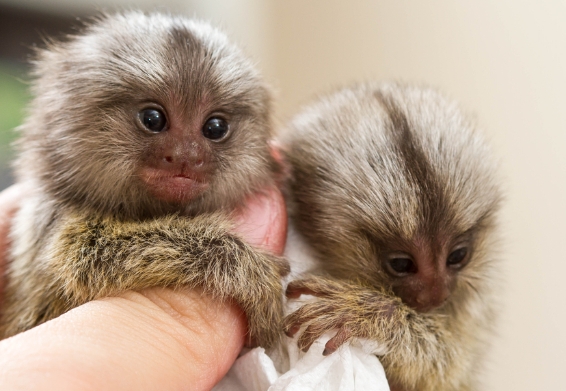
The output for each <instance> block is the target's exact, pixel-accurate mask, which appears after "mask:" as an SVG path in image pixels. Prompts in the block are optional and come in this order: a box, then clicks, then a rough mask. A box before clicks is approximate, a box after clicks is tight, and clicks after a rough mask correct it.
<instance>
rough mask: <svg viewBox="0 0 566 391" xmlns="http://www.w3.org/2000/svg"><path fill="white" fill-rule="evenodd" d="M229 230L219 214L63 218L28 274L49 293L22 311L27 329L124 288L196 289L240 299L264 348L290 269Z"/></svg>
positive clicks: (271, 337)
mask: <svg viewBox="0 0 566 391" xmlns="http://www.w3.org/2000/svg"><path fill="white" fill-rule="evenodd" d="M229 227H230V223H229V222H228V221H227V220H226V218H222V217H221V216H220V215H202V216H198V217H195V218H191V219H188V218H181V217H176V216H174V217H164V218H160V219H155V220H151V221H147V222H120V221H116V220H111V219H100V220H93V219H91V218H90V219H89V218H84V217H82V216H76V217H70V218H66V219H64V220H63V221H62V222H61V224H60V228H59V229H57V232H56V233H55V234H54V236H53V239H52V240H51V243H50V245H49V246H48V248H49V250H48V254H47V256H46V257H45V258H44V259H43V260H42V263H43V265H42V267H41V268H38V269H41V270H40V271H38V273H41V274H42V277H41V278H33V277H31V279H34V280H35V281H37V282H38V283H41V284H43V285H44V289H39V290H38V289H36V290H35V291H36V292H38V293H37V294H38V295H46V294H47V293H46V292H49V294H50V296H51V297H50V298H48V299H43V300H36V301H35V302H36V303H37V304H36V306H35V308H33V307H34V306H31V307H32V308H31V309H29V310H28V311H25V312H27V315H24V317H25V318H26V319H27V320H26V322H24V323H30V322H31V324H28V327H27V328H29V327H33V326H35V325H36V324H39V323H41V322H43V321H46V320H48V319H49V318H53V317H55V316H58V315H60V314H61V313H63V312H65V311H67V310H68V309H70V308H73V307H76V306H78V305H81V304H83V303H85V302H87V301H90V300H94V299H97V298H101V297H105V296H110V295H114V294H116V293H119V292H123V291H126V290H141V289H144V288H148V287H153V286H167V287H173V288H175V287H180V286H188V287H199V288H201V289H203V291H204V292H205V293H206V294H210V295H212V296H213V297H214V298H216V299H219V300H228V299H233V300H234V301H235V302H236V303H238V304H239V305H240V307H241V308H242V309H243V310H244V311H245V313H246V315H247V317H248V323H249V325H248V326H249V330H250V336H251V337H252V338H254V340H255V341H256V342H258V343H259V344H261V345H262V346H270V345H272V344H273V343H275V342H276V339H277V335H278V331H279V330H280V327H281V317H282V286H281V282H280V279H281V275H282V274H284V273H286V272H287V271H288V266H287V264H286V263H285V262H284V261H283V260H281V259H279V258H277V257H275V256H272V255H268V254H266V253H263V252H260V251H258V250H255V249H254V248H252V247H251V246H249V245H247V244H246V243H245V242H243V241H242V240H241V239H240V238H239V237H237V236H235V235H233V234H231V233H229V232H228V229H229ZM32 270H33V269H32ZM54 298H56V299H54ZM27 301H28V308H29V302H30V301H29V300H27ZM46 303H48V306H47V308H46ZM51 303H52V304H51ZM30 311H32V313H30ZM18 331H22V330H21V326H20V327H19V330H18Z"/></svg>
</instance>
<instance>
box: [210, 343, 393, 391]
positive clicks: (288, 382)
mask: <svg viewBox="0 0 566 391" xmlns="http://www.w3.org/2000/svg"><path fill="white" fill-rule="evenodd" d="M333 334H334V333H327V334H325V335H324V336H322V337H321V338H319V339H318V340H317V341H316V342H315V343H314V344H313V345H312V346H311V348H310V349H309V351H308V352H306V353H303V352H301V351H300V350H299V349H298V347H297V340H296V338H294V339H290V338H289V339H288V343H287V346H286V350H287V352H286V353H287V355H288V357H286V358H287V360H285V358H283V357H281V355H284V354H285V353H281V352H274V353H273V354H272V355H271V356H272V357H270V356H268V355H267V354H266V353H265V350H264V349H263V348H255V349H252V350H250V351H249V352H247V353H245V354H244V355H242V356H241V357H239V358H238V359H237V360H236V362H235V364H234V365H233V366H232V368H231V369H230V371H229V372H228V374H227V375H226V376H225V377H224V379H222V381H221V382H220V383H218V384H217V385H216V387H215V388H214V391H311V390H312V391H315V390H316V391H362V390H363V391H366V390H375V391H389V385H388V383H387V379H386V378H385V372H384V371H383V366H382V365H381V363H380V362H379V360H378V358H377V357H376V356H375V354H376V353H383V351H382V349H380V348H379V347H377V346H376V345H375V344H373V343H371V342H370V341H359V342H353V343H351V344H350V343H347V344H344V345H342V346H341V347H340V348H339V349H338V350H337V351H336V352H334V353H332V354H330V355H328V356H323V355H322V352H323V350H324V345H325V344H326V342H327V341H328V340H329V339H330V338H331V337H332V336H333ZM285 361H287V362H285ZM278 362H279V365H281V362H285V363H284V364H283V365H284V366H286V367H287V368H285V369H287V370H286V371H285V372H284V373H283V374H280V372H279V371H278V370H277V368H276V367H277V366H278V365H277V364H278Z"/></svg>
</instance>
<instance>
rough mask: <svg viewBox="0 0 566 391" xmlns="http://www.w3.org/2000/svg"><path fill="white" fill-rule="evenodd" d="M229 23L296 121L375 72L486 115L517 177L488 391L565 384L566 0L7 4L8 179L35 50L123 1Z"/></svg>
mask: <svg viewBox="0 0 566 391" xmlns="http://www.w3.org/2000/svg"><path fill="white" fill-rule="evenodd" d="M117 6H119V7H121V8H123V7H126V8H127V7H135V8H143V9H147V10H161V11H167V10H168V11H171V12H174V13H183V14H186V15H188V16H198V17H200V18H204V19H207V20H211V21H213V22H214V23H216V24H217V25H220V26H222V27H223V29H224V30H225V31H227V32H228V33H229V34H230V35H231V36H232V37H233V39H234V40H235V41H237V42H239V43H240V44H241V45H242V46H243V47H244V49H245V51H246V52H247V53H248V54H250V55H251V56H252V57H253V58H254V59H255V60H256V62H257V63H258V66H259V68H260V69H261V70H262V71H263V73H264V74H265V76H266V78H267V80H268V81H269V82H270V83H271V84H272V85H273V86H274V88H275V90H276V93H277V96H276V100H277V117H278V120H279V123H284V121H286V120H287V119H288V118H289V116H290V115H292V114H293V113H294V112H296V111H297V110H298V108H299V107H300V105H301V104H304V103H307V102H308V101H309V100H311V99H312V98H313V96H314V95H315V94H316V93H319V92H324V91H327V90H329V89H331V88H332V87H334V86H339V85H344V84H347V83H349V82H352V81H359V80H365V79H377V80H382V79H400V80H406V81H413V82H418V83H426V84H429V85H432V86H436V87H438V88H440V89H441V90H443V91H444V92H446V93H448V94H449V95H451V96H452V97H454V98H456V99H457V100H459V101H460V102H461V104H462V106H463V107H465V108H466V109H467V110H468V111H470V112H472V113H474V114H475V116H476V117H477V119H478V122H479V124H480V125H481V127H482V128H483V129H485V131H486V132H487V134H488V135H489V136H490V138H491V139H492V142H493V144H494V146H495V149H496V152H497V153H498V155H499V157H500V159H501V163H502V172H503V176H504V178H505V184H506V192H507V203H506V205H505V209H504V213H503V216H502V220H503V235H504V250H503V251H502V257H503V258H504V262H505V274H504V276H503V284H504V294H503V297H502V299H501V301H502V302H503V303H504V307H503V309H502V313H501V321H500V327H499V336H498V337H497V339H496V341H495V343H494V346H493V349H492V351H491V354H490V356H489V360H488V362H487V363H486V367H487V369H488V370H487V371H486V376H485V388H484V389H485V390H514V391H522V390H525V391H527V390H529V391H531V390H534V389H538V390H566V376H564V375H563V373H562V372H561V371H563V370H564V368H565V367H566V303H565V302H566V251H565V252H562V250H561V248H562V247H561V246H562V245H561V243H563V242H566V229H565V228H564V227H565V226H566V96H565V94H566V23H564V21H565V20H566V2H565V1H559V0H555V1H552V0H549V1H545V2H534V1H518V0H513V1H512V0H499V1H497V2H494V1H490V0H476V1H474V2H463V1H462V2H456V1H452V0H428V1H426V2H424V1H423V2H415V1H408V0H388V1H379V0H375V1H369V0H368V1H363V0H349V1H338V0H309V1H304V0H285V1H275V0H240V1H236V0H186V1H179V0H159V1H156V2H154V1H150V0H146V1H141V0H138V1H136V2H131V1H126V0H104V1H102V0H99V1H92V2H91V1H80V2H78V1H76V0H0V188H3V187H5V186H7V185H8V184H9V183H10V176H9V170H8V168H7V167H8V166H7V163H8V161H9V160H10V149H9V147H8V143H9V142H10V140H12V139H13V137H14V136H13V132H12V131H11V129H12V128H13V127H14V126H16V125H17V124H18V123H19V122H20V121H21V118H22V105H23V104H25V102H26V100H27V99H28V94H27V91H26V76H25V74H26V65H25V61H26V59H27V58H28V56H29V53H30V48H31V47H32V46H33V45H34V44H39V43H40V42H41V39H42V38H41V37H43V36H47V35H49V36H53V35H58V34H61V33H65V32H68V31H72V28H71V27H70V26H72V25H73V24H76V19H77V17H79V18H84V17H87V16H88V15H92V14H95V13H96V12H98V11H100V10H112V9H114V8H115V7H117Z"/></svg>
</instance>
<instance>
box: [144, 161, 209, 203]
mask: <svg viewBox="0 0 566 391" xmlns="http://www.w3.org/2000/svg"><path fill="white" fill-rule="evenodd" d="M140 177H141V180H142V182H143V183H144V184H145V187H146V188H147V190H148V191H149V193H150V194H151V195H152V196H153V197H155V198H157V199H158V200H161V201H165V202H169V203H174V204H185V203H188V202H190V201H192V200H193V199H195V198H196V197H197V196H199V195H200V194H202V193H203V192H204V191H205V190H206V189H207V188H208V182H207V180H206V179H207V178H206V176H204V175H201V174H196V173H170V172H163V170H158V169H149V168H146V169H144V170H143V171H142V172H141V175H140Z"/></svg>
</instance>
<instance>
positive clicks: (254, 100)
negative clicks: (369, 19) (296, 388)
mask: <svg viewBox="0 0 566 391" xmlns="http://www.w3.org/2000/svg"><path fill="white" fill-rule="evenodd" d="M34 65H35V69H34V76H35V79H34V81H33V83H32V93H33V95H34V98H33V101H32V102H31V105H30V107H29V115H28V117H27V119H26V120H25V122H24V124H23V125H22V126H21V129H20V131H21V133H22V134H21V138H20V140H19V143H18V147H19V158H18V159H17V161H16V163H15V168H16V174H17V180H18V182H22V183H26V184H27V188H28V189H31V191H32V194H30V196H29V197H28V198H26V199H25V200H23V205H22V208H21V210H20V211H19V213H18V215H17V216H16V218H15V222H14V226H13V229H12V232H11V235H12V238H13V251H12V253H11V257H10V258H11V262H10V264H9V271H8V284H7V290H6V302H5V306H4V308H3V310H4V311H3V316H2V324H1V334H0V336H1V337H4V338H5V337H8V336H11V335H14V334H16V333H18V332H21V331H24V330H26V329H29V328H31V327H34V326H36V325H38V324H40V323H42V322H45V321H47V320H49V319H52V318H54V317H57V316H59V315H60V314H62V313H64V312H66V311H68V310H69V309H71V308H73V307H75V306H78V305H80V304H82V303H85V302H87V301H90V300H93V299H96V298H99V297H104V296H108V295H114V294H117V293H119V292H122V291H125V290H140V289H144V288H147V287H153V286H168V287H180V286H189V287H199V288H202V289H203V290H204V292H205V293H208V294H211V295H213V296H214V297H216V298H218V299H220V300H223V299H233V300H234V301H235V302H237V303H238V304H239V305H240V306H241V307H242V309H243V310H244V311H245V313H246V315H247V317H248V323H249V332H250V336H251V338H252V340H254V342H257V343H259V344H260V345H262V346H271V345H273V344H274V343H275V342H276V340H277V338H278V330H280V329H281V323H280V322H281V317H282V310H281V307H282V304H281V297H282V287H281V283H280V277H281V275H282V274H284V273H285V272H286V271H287V265H286V264H285V263H284V262H283V261H281V260H280V259H278V258H277V257H275V256H271V255H268V254H265V253H262V252H261V251H258V250H255V249H254V248H252V247H250V246H249V245H247V244H246V243H245V242H243V241H242V239H240V238H239V237H238V236H235V235H233V234H231V233H230V232H229V229H230V228H231V223H230V219H229V218H230V211H231V210H232V209H233V208H235V207H236V206H238V205H240V204H241V203H242V202H243V200H244V198H245V197H246V196H248V195H250V194H251V193H253V192H257V191H261V189H265V188H266V187H269V186H274V179H273V178H274V173H276V171H277V170H278V168H277V164H276V162H275V160H274V159H273V158H272V156H271V154H270V149H269V144H268V142H269V140H270V139H271V137H272V125H271V123H270V121H271V120H270V115H271V108H270V105H271V104H270V95H269V91H268V89H267V87H266V85H265V83H264V82H263V81H262V79H261V78H260V76H259V74H258V72H257V71H256V70H255V69H254V67H253V66H252V64H251V63H250V62H249V60H247V59H246V58H245V57H244V56H243V55H242V53H241V52H240V50H239V49H238V48H237V47H235V46H234V45H233V44H231V43H230V42H228V40H227V38H226V37H225V36H224V35H223V34H222V33H220V32H219V31H217V30H215V29H214V28H212V27H210V26H209V25H207V24H204V23H201V22H197V21H191V20H186V19H183V18H180V17H170V16H166V15H161V14H151V15H146V14H143V13H140V12H128V13H123V14H117V15H113V16H102V17H100V18H99V19H98V20H97V21H95V22H94V23H92V24H90V25H88V26H86V27H85V29H84V31H83V32H82V33H81V34H78V35H75V36H71V37H69V38H68V40H67V41H65V42H51V43H49V44H48V47H47V49H44V50H40V51H39V52H38V54H37V59H36V61H35V64H34Z"/></svg>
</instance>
